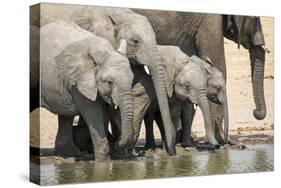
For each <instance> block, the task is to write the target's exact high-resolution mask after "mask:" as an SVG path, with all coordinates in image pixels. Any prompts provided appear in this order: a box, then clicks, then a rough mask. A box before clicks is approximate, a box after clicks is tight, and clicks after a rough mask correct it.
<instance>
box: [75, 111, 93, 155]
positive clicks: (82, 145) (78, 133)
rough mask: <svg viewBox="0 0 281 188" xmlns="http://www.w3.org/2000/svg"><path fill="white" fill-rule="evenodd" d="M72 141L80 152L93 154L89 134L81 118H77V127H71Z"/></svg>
mask: <svg viewBox="0 0 281 188" xmlns="http://www.w3.org/2000/svg"><path fill="white" fill-rule="evenodd" d="M73 140H74V144H75V145H76V146H77V147H78V148H79V150H80V151H87V152H90V153H93V152H94V151H93V145H92V139H91V136H90V132H89V129H88V126H87V124H86V122H85V121H84V119H83V117H82V116H80V117H79V121H78V125H77V126H73Z"/></svg>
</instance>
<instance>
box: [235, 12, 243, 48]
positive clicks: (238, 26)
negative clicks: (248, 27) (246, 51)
mask: <svg viewBox="0 0 281 188" xmlns="http://www.w3.org/2000/svg"><path fill="white" fill-rule="evenodd" d="M244 19H245V17H244V16H233V22H234V24H235V27H236V30H237V32H238V33H237V43H238V49H239V48H240V43H241V31H242V27H243V24H244Z"/></svg>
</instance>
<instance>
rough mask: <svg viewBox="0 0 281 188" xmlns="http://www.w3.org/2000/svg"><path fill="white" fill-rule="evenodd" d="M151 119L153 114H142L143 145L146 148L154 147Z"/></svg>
mask: <svg viewBox="0 0 281 188" xmlns="http://www.w3.org/2000/svg"><path fill="white" fill-rule="evenodd" d="M153 120H154V114H153V112H152V113H146V114H145V116H144V125H145V145H144V147H145V148H146V149H153V150H154V149H155V148H156V145H155V140H154V133H153Z"/></svg>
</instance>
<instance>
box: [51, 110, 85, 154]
mask: <svg viewBox="0 0 281 188" xmlns="http://www.w3.org/2000/svg"><path fill="white" fill-rule="evenodd" d="M73 118H74V116H63V115H59V116H58V120H59V127H58V132H57V136H56V141H55V150H54V155H56V156H61V157H63V158H66V157H78V156H80V151H79V149H78V148H77V147H76V146H75V144H74V142H73V137H72V128H73V127H72V121H73Z"/></svg>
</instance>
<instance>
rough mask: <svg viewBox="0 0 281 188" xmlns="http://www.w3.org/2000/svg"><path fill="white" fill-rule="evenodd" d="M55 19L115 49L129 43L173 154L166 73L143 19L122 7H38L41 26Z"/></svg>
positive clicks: (152, 37)
mask: <svg viewBox="0 0 281 188" xmlns="http://www.w3.org/2000/svg"><path fill="white" fill-rule="evenodd" d="M57 19H71V20H73V21H74V22H75V23H77V24H78V25H79V26H80V27H81V28H83V29H86V30H88V31H90V32H93V33H95V34H96V35H98V36H101V37H103V38H105V39H107V40H108V41H109V42H110V43H111V44H112V45H113V46H114V47H116V46H118V45H119V41H120V39H125V40H126V41H127V43H128V49H127V56H128V58H129V59H130V62H132V63H134V64H137V65H147V66H148V68H149V70H150V71H151V75H152V80H153V83H154V84H153V85H154V88H155V90H156V95H157V100H158V102H159V104H160V111H161V114H162V117H163V123H164V127H165V135H166V138H167V139H166V141H167V143H166V145H167V148H166V149H167V153H168V154H169V155H174V154H176V150H175V137H176V133H175V131H174V128H173V125H172V121H171V117H170V110H169V106H168V99H167V94H166V88H165V70H164V67H163V65H162V63H161V60H160V55H159V52H158V48H157V44H156V38H155V34H154V31H153V29H152V27H151V25H150V23H149V21H148V20H147V18H146V17H144V16H142V15H139V14H136V13H134V12H133V11H131V10H129V9H125V8H109V7H97V6H77V5H65V4H46V3H44V4H41V26H42V25H44V24H46V23H50V22H52V21H55V20H57Z"/></svg>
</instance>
